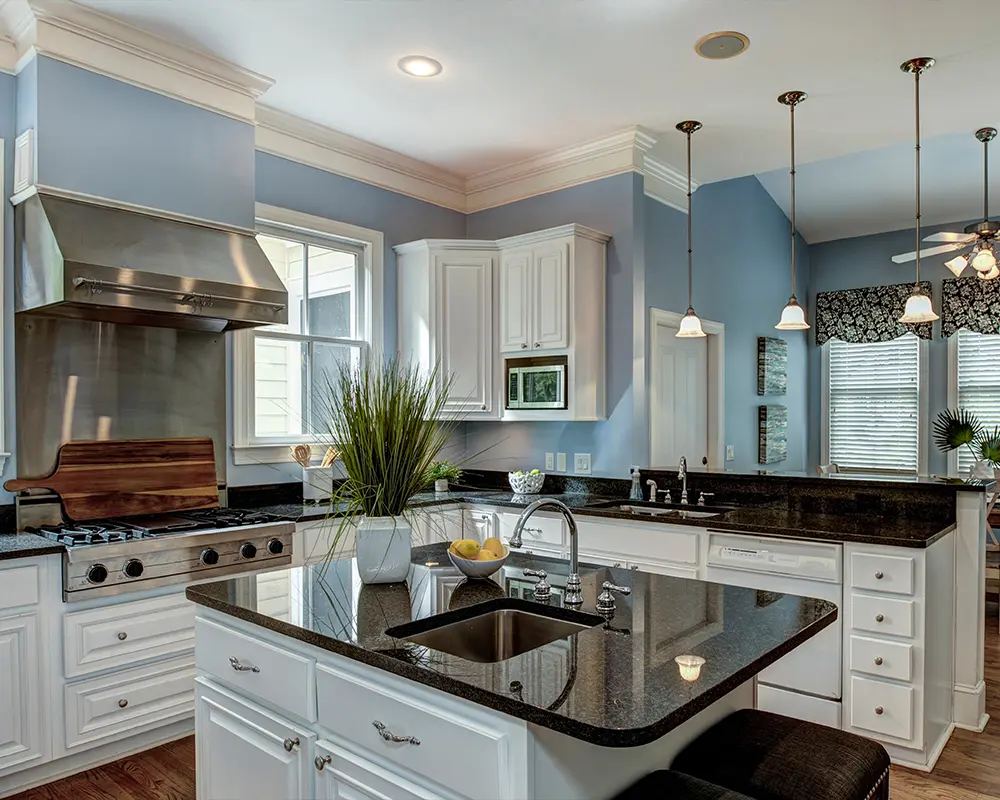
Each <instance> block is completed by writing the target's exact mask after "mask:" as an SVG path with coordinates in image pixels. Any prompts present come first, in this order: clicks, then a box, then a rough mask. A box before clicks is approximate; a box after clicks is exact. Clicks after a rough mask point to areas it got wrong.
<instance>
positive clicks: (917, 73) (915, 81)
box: [913, 67, 923, 291]
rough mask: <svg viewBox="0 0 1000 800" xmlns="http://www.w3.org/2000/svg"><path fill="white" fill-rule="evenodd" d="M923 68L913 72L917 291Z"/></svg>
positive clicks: (918, 279)
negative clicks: (921, 74) (921, 85)
mask: <svg viewBox="0 0 1000 800" xmlns="http://www.w3.org/2000/svg"><path fill="white" fill-rule="evenodd" d="M922 71H923V70H922V69H920V68H919V67H918V68H917V69H916V70H914V72H913V87H914V89H913V91H914V95H915V102H914V104H913V106H914V108H915V109H916V111H915V118H916V125H915V128H916V131H917V144H916V147H915V148H914V152H915V158H916V164H917V215H916V222H917V225H916V230H917V282H916V283H915V284H914V285H913V286H914V289H915V290H917V291H919V289H920V73H921V72H922Z"/></svg>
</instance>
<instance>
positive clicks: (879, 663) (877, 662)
mask: <svg viewBox="0 0 1000 800" xmlns="http://www.w3.org/2000/svg"><path fill="white" fill-rule="evenodd" d="M875 666H876V667H881V666H882V656H875Z"/></svg>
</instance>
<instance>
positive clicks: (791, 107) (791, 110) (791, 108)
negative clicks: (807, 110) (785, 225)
mask: <svg viewBox="0 0 1000 800" xmlns="http://www.w3.org/2000/svg"><path fill="white" fill-rule="evenodd" d="M795 105H796V104H795V103H792V104H791V105H789V106H788V113H789V114H790V115H791V119H792V168H791V171H790V172H789V175H790V177H791V182H792V220H791V221H792V297H793V298H794V297H795Z"/></svg>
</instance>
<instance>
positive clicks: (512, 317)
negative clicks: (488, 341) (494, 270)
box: [500, 239, 572, 353]
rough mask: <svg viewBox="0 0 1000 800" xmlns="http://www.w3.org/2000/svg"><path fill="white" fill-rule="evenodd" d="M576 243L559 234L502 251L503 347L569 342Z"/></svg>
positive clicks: (564, 344) (516, 348)
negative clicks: (571, 268) (572, 254)
mask: <svg viewBox="0 0 1000 800" xmlns="http://www.w3.org/2000/svg"><path fill="white" fill-rule="evenodd" d="M571 247H572V245H571V243H570V242H568V241H565V240H563V239H559V240H557V241H554V242H543V243H541V244H538V245H535V246H533V247H526V248H523V249H520V248H518V249H513V250H504V251H503V252H502V253H501V257H500V350H501V352H504V353H516V352H520V351H521V350H554V349H561V348H565V347H568V346H569V260H570V251H571Z"/></svg>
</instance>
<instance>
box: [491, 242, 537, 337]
mask: <svg viewBox="0 0 1000 800" xmlns="http://www.w3.org/2000/svg"><path fill="white" fill-rule="evenodd" d="M531 265H532V252H531V250H530V249H528V250H515V251H513V252H508V253H502V254H501V256H500V297H499V307H500V351H501V352H504V353H517V352H520V351H521V350H528V349H529V348H530V347H531V323H532V319H531Z"/></svg>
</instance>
